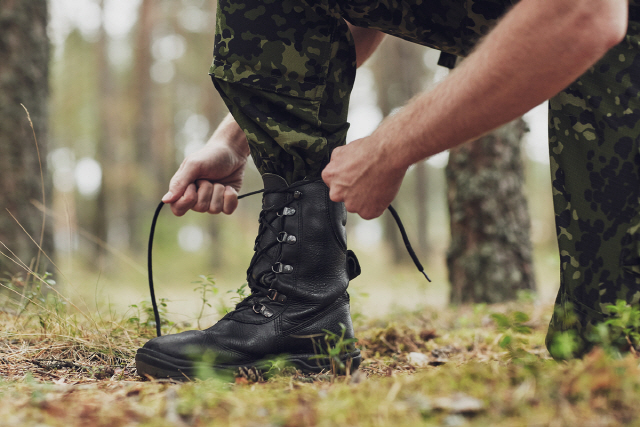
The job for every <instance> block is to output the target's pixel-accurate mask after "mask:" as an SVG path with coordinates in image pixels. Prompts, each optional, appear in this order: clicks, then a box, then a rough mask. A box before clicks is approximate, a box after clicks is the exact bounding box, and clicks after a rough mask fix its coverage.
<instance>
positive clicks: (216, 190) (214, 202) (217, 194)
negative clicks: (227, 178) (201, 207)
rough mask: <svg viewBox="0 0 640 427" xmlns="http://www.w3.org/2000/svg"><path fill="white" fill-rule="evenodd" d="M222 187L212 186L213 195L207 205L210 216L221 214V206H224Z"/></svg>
mask: <svg viewBox="0 0 640 427" xmlns="http://www.w3.org/2000/svg"><path fill="white" fill-rule="evenodd" d="M223 196H224V185H222V184H213V194H212V195H211V202H210V203H209V210H208V211H207V212H209V213H210V214H219V213H220V212H222V206H223V204H224V199H223Z"/></svg>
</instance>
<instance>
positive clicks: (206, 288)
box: [192, 275, 219, 329]
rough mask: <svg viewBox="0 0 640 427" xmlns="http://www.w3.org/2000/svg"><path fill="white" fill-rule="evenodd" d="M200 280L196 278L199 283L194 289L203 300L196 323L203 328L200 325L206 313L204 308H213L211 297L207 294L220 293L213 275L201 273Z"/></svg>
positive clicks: (214, 294)
mask: <svg viewBox="0 0 640 427" xmlns="http://www.w3.org/2000/svg"><path fill="white" fill-rule="evenodd" d="M199 277H200V280H196V281H195V282H192V283H196V284H198V286H196V287H195V288H194V289H193V290H194V292H198V293H199V294H200V300H201V301H202V305H201V306H200V312H199V313H198V317H197V319H196V323H197V325H198V329H202V328H201V327H200V320H201V319H202V315H203V314H204V308H205V307H209V308H211V304H210V303H209V297H208V296H207V294H210V295H212V296H216V295H218V291H219V290H218V287H217V286H216V282H215V280H214V279H213V276H211V275H207V276H205V275H200V276H199Z"/></svg>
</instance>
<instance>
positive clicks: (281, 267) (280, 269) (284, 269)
mask: <svg viewBox="0 0 640 427" xmlns="http://www.w3.org/2000/svg"><path fill="white" fill-rule="evenodd" d="M271 271H273V272H274V273H276V274H280V273H286V274H288V273H293V266H291V265H287V264H283V263H281V262H276V263H275V264H273V265H272V266H271Z"/></svg>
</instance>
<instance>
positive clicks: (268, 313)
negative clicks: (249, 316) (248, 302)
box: [252, 304, 273, 317]
mask: <svg viewBox="0 0 640 427" xmlns="http://www.w3.org/2000/svg"><path fill="white" fill-rule="evenodd" d="M256 305H260V310H257V309H256ZM252 308H253V312H254V313H256V314H262V315H263V316H264V317H271V316H273V311H271V310H269V308H268V307H267V306H266V305H262V304H254V305H253V307H252Z"/></svg>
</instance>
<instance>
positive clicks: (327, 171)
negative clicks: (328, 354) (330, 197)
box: [321, 163, 332, 188]
mask: <svg viewBox="0 0 640 427" xmlns="http://www.w3.org/2000/svg"><path fill="white" fill-rule="evenodd" d="M329 166H331V163H329V164H328V165H327V166H326V167H325V168H324V170H323V171H322V174H321V176H322V180H323V181H324V183H325V184H327V187H329V188H331V185H330V184H331V178H332V175H331V170H330V168H329Z"/></svg>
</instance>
